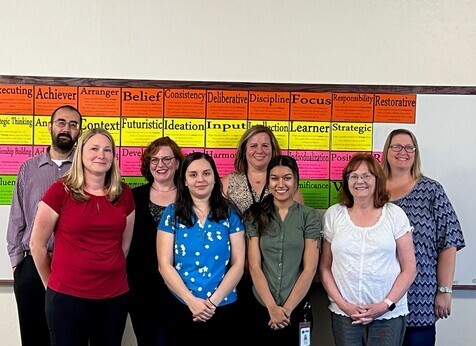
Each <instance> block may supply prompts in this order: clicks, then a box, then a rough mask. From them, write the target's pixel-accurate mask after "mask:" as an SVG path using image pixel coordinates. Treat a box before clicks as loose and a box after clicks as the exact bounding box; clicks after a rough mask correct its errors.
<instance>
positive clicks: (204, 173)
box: [185, 158, 215, 199]
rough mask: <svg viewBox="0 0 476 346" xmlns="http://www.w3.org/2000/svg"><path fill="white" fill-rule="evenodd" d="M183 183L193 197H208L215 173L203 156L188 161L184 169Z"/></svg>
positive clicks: (213, 183)
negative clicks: (190, 161)
mask: <svg viewBox="0 0 476 346" xmlns="http://www.w3.org/2000/svg"><path fill="white" fill-rule="evenodd" d="M185 184H186V186H188V189H189V191H190V194H191V195H192V197H193V198H198V199H209V198H210V195H211V194H212V190H213V187H214V185H215V175H214V173H213V168H212V166H211V165H210V163H209V162H208V161H207V160H206V159H204V158H201V159H198V160H195V161H193V162H192V163H190V165H189V166H188V167H187V170H186V171H185Z"/></svg>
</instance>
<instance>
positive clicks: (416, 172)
mask: <svg viewBox="0 0 476 346" xmlns="http://www.w3.org/2000/svg"><path fill="white" fill-rule="evenodd" d="M396 135H407V136H410V138H411V140H412V142H413V145H414V146H415V147H416V150H415V159H414V161H413V165H412V169H411V174H412V178H413V179H415V180H416V179H420V178H421V177H422V175H423V173H422V171H421V160H420V148H419V146H418V141H417V139H416V137H415V135H414V134H413V132H411V131H410V130H407V129H396V130H393V131H392V132H390V133H389V134H388V137H387V140H386V141H385V145H384V146H383V155H382V168H383V172H384V173H385V176H386V177H391V176H392V169H391V168H390V165H389V163H388V158H387V156H388V155H387V154H388V150H389V149H390V143H392V139H393V137H395V136H396Z"/></svg>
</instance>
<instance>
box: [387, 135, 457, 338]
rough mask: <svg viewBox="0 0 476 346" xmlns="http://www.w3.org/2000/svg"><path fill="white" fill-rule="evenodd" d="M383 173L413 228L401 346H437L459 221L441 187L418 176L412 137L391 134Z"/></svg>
mask: <svg viewBox="0 0 476 346" xmlns="http://www.w3.org/2000/svg"><path fill="white" fill-rule="evenodd" d="M382 166H383V170H384V172H385V174H386V176H387V189H388V191H389V193H390V200H391V201H392V202H393V203H395V204H396V205H398V206H399V207H401V208H402V209H403V210H404V211H405V213H406V214H407V216H408V218H409V219H410V223H411V225H412V226H413V227H414V231H413V242H414V245H415V256H416V263H417V277H416V279H415V281H414V282H413V284H412V285H411V286H410V289H409V290H408V308H409V310H410V314H409V315H408V320H407V329H406V333H405V341H404V345H416V346H432V345H435V338H436V328H435V323H436V321H437V320H438V319H439V318H447V317H448V316H449V315H450V313H451V289H452V284H453V277H454V271H455V261H456V251H457V250H460V249H462V248H463V247H464V246H465V244H464V238H463V233H462V231H461V226H460V224H459V221H458V217H457V216H456V213H455V211H454V209H453V206H452V205H451V202H450V201H449V199H448V196H447V195H446V193H445V191H444V189H443V187H442V186H441V184H440V183H438V182H437V181H435V180H433V179H430V178H428V177H426V176H424V175H423V174H422V172H421V170H420V151H419V147H418V143H417V139H416V137H415V135H414V134H413V133H412V132H410V131H408V130H406V129H396V130H393V131H392V132H391V133H390V134H389V135H388V137H387V140H386V142H385V146H384V149H383V158H382Z"/></svg>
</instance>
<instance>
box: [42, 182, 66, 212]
mask: <svg viewBox="0 0 476 346" xmlns="http://www.w3.org/2000/svg"><path fill="white" fill-rule="evenodd" d="M68 197H69V193H68V192H67V191H66V189H65V186H64V184H63V181H56V182H54V183H53V184H52V185H51V186H50V187H49V188H48V190H46V192H45V194H44V195H43V198H42V199H41V200H42V201H43V202H45V203H46V204H47V205H48V206H49V207H50V208H51V209H53V210H54V211H55V212H56V213H57V214H59V213H60V212H61V208H62V207H63V206H64V205H65V204H66V200H67V199H68Z"/></svg>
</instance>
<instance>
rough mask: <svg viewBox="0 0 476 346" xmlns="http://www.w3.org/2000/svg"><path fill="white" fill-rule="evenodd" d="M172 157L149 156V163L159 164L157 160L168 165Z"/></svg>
mask: <svg viewBox="0 0 476 346" xmlns="http://www.w3.org/2000/svg"><path fill="white" fill-rule="evenodd" d="M174 158H175V157H173V156H164V157H162V158H160V157H151V158H150V164H151V165H153V166H157V165H158V164H159V162H160V161H162V163H163V164H164V165H166V166H168V165H169V164H170V162H172V160H173V159H174Z"/></svg>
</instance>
